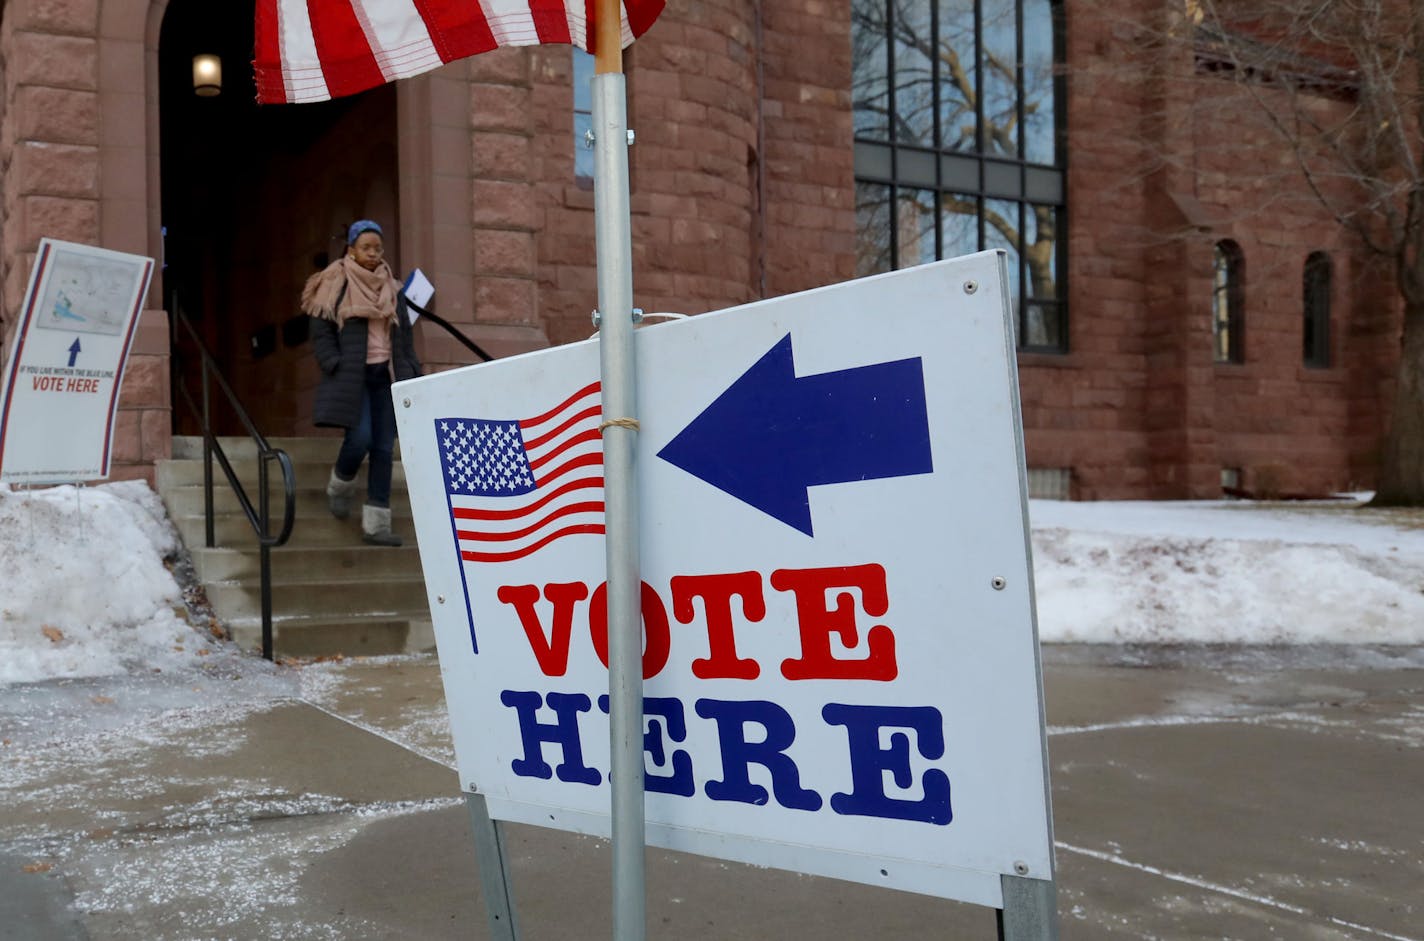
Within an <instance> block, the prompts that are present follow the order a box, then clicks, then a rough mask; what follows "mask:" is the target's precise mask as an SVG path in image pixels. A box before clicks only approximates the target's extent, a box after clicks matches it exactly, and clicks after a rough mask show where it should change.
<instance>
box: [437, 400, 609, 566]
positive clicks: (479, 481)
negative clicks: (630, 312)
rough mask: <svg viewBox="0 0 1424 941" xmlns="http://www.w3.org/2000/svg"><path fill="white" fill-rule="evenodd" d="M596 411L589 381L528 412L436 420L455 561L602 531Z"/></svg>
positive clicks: (504, 556)
mask: <svg viewBox="0 0 1424 941" xmlns="http://www.w3.org/2000/svg"><path fill="white" fill-rule="evenodd" d="M602 414H603V405H602V401H601V396H600V393H599V384H598V383H597V382H594V383H590V384H589V385H587V386H585V387H584V388H582V389H580V390H579V391H577V392H575V393H574V394H573V395H571V396H569V398H568V399H566V400H565V401H564V402H562V403H560V404H559V405H557V406H556V407H554V408H552V409H550V410H549V411H547V412H545V413H543V414H542V415H536V416H535V417H533V418H526V419H512V420H511V419H490V418H437V419H435V438H436V443H437V445H438V446H439V449H440V469H441V471H442V476H443V477H444V480H445V494H446V497H447V498H448V501H449V505H450V521H451V524H452V525H453V528H454V532H455V545H456V549H457V551H458V552H459V555H460V559H461V561H462V562H512V561H514V560H515V559H522V558H524V557H526V556H529V555H533V554H534V553H535V552H538V551H539V550H540V549H543V548H544V547H545V546H547V545H549V544H550V543H551V542H554V541H555V540H557V539H562V538H564V537H565V536H573V535H579V534H591V535H602V534H603V439H602V435H601V433H600V431H599V428H598V425H599V421H600V417H601V416H602ZM462 570H463V569H462Z"/></svg>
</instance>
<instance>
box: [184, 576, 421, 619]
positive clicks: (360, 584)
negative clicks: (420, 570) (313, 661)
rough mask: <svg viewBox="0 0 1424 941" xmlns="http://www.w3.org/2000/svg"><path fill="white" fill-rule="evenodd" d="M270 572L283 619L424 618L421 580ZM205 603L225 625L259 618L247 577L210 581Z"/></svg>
mask: <svg viewBox="0 0 1424 941" xmlns="http://www.w3.org/2000/svg"><path fill="white" fill-rule="evenodd" d="M277 578H278V573H277V572H276V571H275V570H274V572H273V584H272V614H273V617H274V618H276V617H281V618H283V619H289V618H297V617H309V618H330V617H333V616H334V615H341V614H347V613H351V612H359V613H360V614H362V615H364V616H368V617H387V618H410V617H420V618H429V617H430V608H429V606H428V605H427V603H426V599H425V580H424V579H423V578H420V577H419V576H417V577H415V578H403V579H395V578H388V577H387V578H375V577H370V576H364V577H360V578H355V579H342V580H332V581H326V582H285V581H278V580H277ZM206 589H207V593H208V602H209V603H210V604H211V605H212V606H213V611H214V612H215V613H216V614H217V616H218V619H219V620H221V621H222V622H223V623H224V624H233V623H237V622H241V621H248V620H254V619H255V620H257V621H258V623H260V622H261V617H262V594H261V587H260V585H259V583H258V582H257V580H256V579H254V580H252V581H251V582H235V581H234V582H212V583H210V584H208V585H207V586H206Z"/></svg>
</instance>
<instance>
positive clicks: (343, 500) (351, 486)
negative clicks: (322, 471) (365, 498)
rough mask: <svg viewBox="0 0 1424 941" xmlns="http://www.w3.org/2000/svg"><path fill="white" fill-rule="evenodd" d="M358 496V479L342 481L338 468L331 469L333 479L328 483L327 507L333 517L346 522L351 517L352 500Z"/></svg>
mask: <svg viewBox="0 0 1424 941" xmlns="http://www.w3.org/2000/svg"><path fill="white" fill-rule="evenodd" d="M355 495H356V478H354V477H353V478H352V479H350V480H342V479H341V478H340V477H339V476H337V473H336V468H334V467H333V468H332V469H331V479H330V480H328V481H327V482H326V507H327V509H329V510H331V515H332V516H334V517H336V518H337V519H339V520H344V519H346V517H348V516H350V515H351V498H352V497H354V496H355Z"/></svg>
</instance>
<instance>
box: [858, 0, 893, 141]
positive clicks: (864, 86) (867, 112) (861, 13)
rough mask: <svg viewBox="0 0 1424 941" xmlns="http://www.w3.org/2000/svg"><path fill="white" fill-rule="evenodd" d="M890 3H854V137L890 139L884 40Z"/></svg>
mask: <svg viewBox="0 0 1424 941" xmlns="http://www.w3.org/2000/svg"><path fill="white" fill-rule="evenodd" d="M886 3H887V0H854V2H853V3H852V4H851V14H850V17H851V57H852V58H851V62H852V78H851V82H852V88H851V95H852V97H853V98H854V100H855V135H856V136H857V137H866V138H870V139H872V140H889V139H890V59H889V54H888V52H887V50H888V48H889V47H888V46H887V45H886V41H885V5H886Z"/></svg>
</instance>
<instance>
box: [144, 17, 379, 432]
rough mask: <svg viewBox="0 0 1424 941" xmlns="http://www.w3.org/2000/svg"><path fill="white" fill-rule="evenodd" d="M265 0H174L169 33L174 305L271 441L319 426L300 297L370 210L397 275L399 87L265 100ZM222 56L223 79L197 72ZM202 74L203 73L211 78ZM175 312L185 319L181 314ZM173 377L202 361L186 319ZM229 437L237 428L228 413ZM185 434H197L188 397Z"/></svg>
mask: <svg viewBox="0 0 1424 941" xmlns="http://www.w3.org/2000/svg"><path fill="white" fill-rule="evenodd" d="M252 48H253V4H252V3H251V2H235V3H217V4H215V3H212V2H210V0H171V2H170V3H169V4H168V8H167V11H166V12H165V14H164V19H163V25H162V30H161V33H160V38H159V109H160V117H159V136H160V149H159V174H160V178H161V193H162V196H161V198H162V225H163V231H164V239H163V265H164V270H163V287H164V297H163V304H164V307H165V308H167V309H168V310H169V311H170V314H172V312H173V311H174V310H175V308H176V309H179V310H181V311H182V312H183V313H184V314H185V315H186V316H187V317H188V319H189V320H191V321H192V323H193V325H194V326H195V327H196V328H197V331H198V333H199V334H200V335H201V337H202V339H203V343H204V344H205V345H206V346H207V348H208V350H209V352H210V353H211V354H212V355H213V357H214V358H215V359H216V360H217V362H218V364H219V366H220V368H221V370H222V372H223V374H224V375H225V376H226V377H227V379H228V381H229V383H231V385H232V386H233V388H234V390H235V391H236V392H237V394H238V396H239V397H240V398H241V400H242V402H243V404H244V405H245V406H246V408H247V410H248V412H249V413H250V414H251V416H252V418H253V419H254V422H255V424H256V425H257V427H258V429H259V430H260V431H261V432H262V433H263V434H265V435H269V436H280V435H293V434H304V433H306V432H308V431H310V430H311V428H312V426H311V421H310V410H311V392H312V389H313V387H314V386H315V384H316V378H317V374H316V367H315V364H314V363H313V362H312V359H311V348H310V344H309V342H308V341H307V327H306V320H305V318H304V317H302V316H301V315H300V310H299V308H298V306H297V305H298V298H299V295H300V292H301V287H302V284H303V282H304V281H305V279H306V278H307V276H308V275H309V274H311V273H312V271H314V270H316V269H317V268H319V267H322V266H324V265H325V264H326V263H327V261H328V260H331V259H334V258H336V257H337V256H338V255H339V253H340V252H341V251H343V250H344V247H345V246H344V233H345V227H346V225H347V224H349V223H350V222H352V221H354V220H356V219H359V218H373V219H377V220H379V221H380V222H381V223H382V225H383V226H384V228H385V230H386V257H387V259H388V260H389V261H390V263H391V267H392V268H393V270H395V271H400V270H401V268H400V266H399V264H400V246H399V241H398V235H397V233H398V231H399V226H398V224H397V222H398V219H397V216H398V211H399V206H398V203H397V187H398V183H397V180H398V177H397V165H398V164H397V147H396V127H397V114H396V94H395V88H394V86H391V85H385V86H382V87H380V88H377V89H373V90H372V91H369V92H366V93H364V94H361V95H357V96H353V97H351V98H345V99H341V100H338V101H332V102H323V103H320V104H303V105H263V106H260V107H259V106H258V105H257V104H256V90H255V87H254V85H253V78H252ZM200 55H212V56H217V57H218V61H219V62H220V68H221V78H220V88H218V89H214V88H212V87H207V88H200V87H198V86H199V85H200V84H204V83H206V84H208V85H212V84H213V82H212V81H211V80H210V79H208V78H205V77H204V76H206V75H208V74H209V73H208V72H203V71H202V70H200V69H195V64H194V57H195V56H200ZM200 72H201V74H200ZM174 316H175V317H176V315H174ZM175 335H176V336H178V337H179V338H180V341H179V342H177V343H176V344H175V348H174V350H173V360H172V362H173V367H172V368H173V379H174V382H175V384H176V383H178V382H182V381H186V382H187V386H188V388H189V389H191V390H193V393H194V395H197V390H198V369H199V360H198V358H197V356H196V352H195V350H193V349H192V348H191V344H190V343H188V342H187V341H186V338H184V337H183V331H182V330H181V328H178V329H177V330H176V331H175ZM214 419H215V424H216V430H217V431H218V433H220V434H240V433H242V430H241V427H240V425H239V424H238V422H237V420H236V417H235V416H233V415H231V414H227V413H226V411H225V410H224V409H215V412H214ZM173 421H174V431H175V433H178V434H193V433H196V432H197V430H198V427H197V423H196V421H195V420H194V419H193V418H192V416H191V414H190V413H189V411H188V409H187V407H186V405H184V403H183V401H182V400H181V398H180V397H179V395H178V394H177V391H176V389H175V396H174V402H173Z"/></svg>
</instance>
